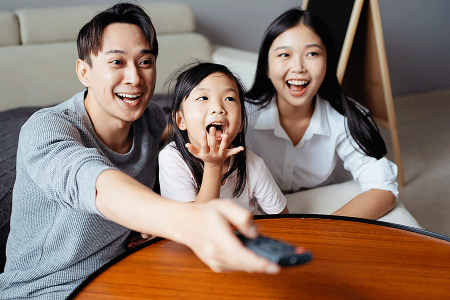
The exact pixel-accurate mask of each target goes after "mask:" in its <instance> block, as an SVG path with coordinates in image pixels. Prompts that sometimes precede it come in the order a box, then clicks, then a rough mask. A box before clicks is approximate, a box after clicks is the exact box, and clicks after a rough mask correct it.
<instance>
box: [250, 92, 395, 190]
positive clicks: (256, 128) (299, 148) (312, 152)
mask: <svg viewBox="0 0 450 300" xmlns="http://www.w3.org/2000/svg"><path fill="white" fill-rule="evenodd" d="M246 107H247V113H248V119H249V122H248V128H247V134H246V142H247V146H248V148H249V149H250V150H251V151H253V152H254V153H255V154H256V155H258V156H260V157H262V158H263V159H264V162H265V163H266V165H267V167H268V168H269V170H270V172H271V173H272V176H273V178H274V179H275V181H276V183H277V184H278V186H279V187H280V189H281V190H282V191H283V193H294V192H297V191H300V190H302V189H309V188H314V187H318V186H323V185H327V184H331V183H337V182H342V181H344V180H342V178H339V177H340V176H341V175H340V174H338V173H337V172H334V171H335V167H336V164H337V162H338V159H339V158H340V159H341V160H342V161H343V166H344V168H345V169H346V170H348V171H350V172H351V175H352V176H353V179H354V180H356V181H358V182H359V184H360V186H361V192H365V191H368V190H371V189H381V190H387V191H391V192H392V193H393V194H394V195H395V197H398V185H397V182H396V177H397V166H396V165H395V164H394V163H392V162H391V161H389V160H387V159H386V158H381V159H379V160H377V159H375V158H373V157H370V156H367V155H365V154H364V152H363V151H362V150H361V149H360V148H359V146H358V145H357V144H356V142H355V141H354V140H353V138H352V137H351V136H348V134H349V131H348V130H345V129H346V128H345V127H346V124H345V123H346V122H345V117H344V116H342V115H341V114H339V113H338V112H337V111H336V110H335V109H334V108H332V107H331V105H330V104H329V102H328V101H325V100H323V99H322V98H320V97H319V96H317V98H316V104H315V109H314V113H313V116H312V118H311V122H310V124H309V127H308V128H307V129H306V132H305V134H304V136H303V138H302V139H301V141H300V142H299V143H298V144H297V145H295V146H294V145H293V144H292V142H291V140H290V139H289V137H288V135H287V133H286V132H285V130H284V129H283V127H281V124H280V121H279V114H278V108H277V106H276V102H275V101H271V103H270V104H269V105H268V106H267V107H265V108H263V109H258V108H259V106H255V105H252V104H249V103H247V106H246ZM355 147H356V149H355ZM333 172H334V173H333Z"/></svg>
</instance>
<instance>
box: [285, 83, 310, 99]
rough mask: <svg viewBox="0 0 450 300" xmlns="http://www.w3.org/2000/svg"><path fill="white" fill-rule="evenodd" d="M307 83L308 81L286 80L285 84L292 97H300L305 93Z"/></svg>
mask: <svg viewBox="0 0 450 300" xmlns="http://www.w3.org/2000/svg"><path fill="white" fill-rule="evenodd" d="M309 82H310V81H308V80H288V81H286V84H287V86H288V88H289V90H290V92H291V94H292V95H293V96H301V95H303V94H304V93H305V91H306V87H307V86H308V84H309Z"/></svg>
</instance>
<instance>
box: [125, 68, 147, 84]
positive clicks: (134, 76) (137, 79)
mask: <svg viewBox="0 0 450 300" xmlns="http://www.w3.org/2000/svg"><path fill="white" fill-rule="evenodd" d="M125 72H126V73H125V81H126V84H130V85H131V86H138V85H141V84H142V83H143V80H142V78H141V75H140V74H139V69H138V67H136V66H135V65H134V64H130V65H129V66H127V68H126V71H125Z"/></svg>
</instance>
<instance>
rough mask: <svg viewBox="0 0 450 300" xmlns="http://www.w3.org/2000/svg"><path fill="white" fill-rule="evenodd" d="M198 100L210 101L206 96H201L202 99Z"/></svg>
mask: <svg viewBox="0 0 450 300" xmlns="http://www.w3.org/2000/svg"><path fill="white" fill-rule="evenodd" d="M197 100H208V97H206V96H201V97H198V98H197Z"/></svg>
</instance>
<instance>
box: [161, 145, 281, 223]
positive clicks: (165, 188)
mask: <svg viewBox="0 0 450 300" xmlns="http://www.w3.org/2000/svg"><path fill="white" fill-rule="evenodd" d="M158 161H159V183H160V188H161V196H163V197H165V198H168V199H171V200H175V201H180V202H189V201H194V200H195V198H196V197H197V192H196V191H195V179H194V176H193V175H192V172H191V171H190V169H189V167H188V165H187V164H186V162H185V161H184V160H183V158H182V157H181V154H180V153H179V152H178V150H177V149H176V148H175V142H171V143H170V144H168V145H167V146H165V147H164V149H163V150H161V152H160V153H159V156H158ZM235 186H236V176H235V173H233V174H231V175H230V176H229V177H228V178H227V180H226V182H225V184H224V185H222V186H221V188H220V198H229V199H233V200H234V201H235V202H236V203H238V204H240V205H241V206H243V207H245V208H247V209H249V210H250V211H255V206H256V202H257V203H258V204H259V206H260V207H261V209H262V210H263V211H264V212H266V213H268V214H278V213H280V212H281V211H282V210H283V209H284V208H285V207H286V197H285V196H284V195H283V193H281V191H280V189H279V188H278V186H277V184H276V183H275V181H274V180H273V178H272V175H271V174H270V172H269V170H268V169H267V167H266V165H265V164H264V161H263V160H262V159H261V158H260V157H258V156H256V155H255V154H254V153H253V152H251V151H247V182H246V185H245V188H244V191H243V192H242V194H241V195H240V196H239V197H237V198H234V197H233V192H234V189H235ZM255 213H256V211H255Z"/></svg>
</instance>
